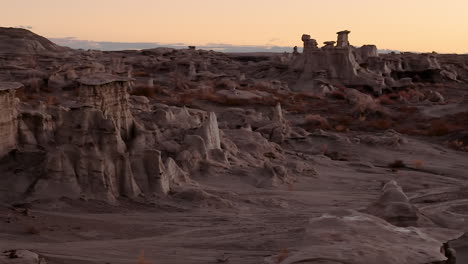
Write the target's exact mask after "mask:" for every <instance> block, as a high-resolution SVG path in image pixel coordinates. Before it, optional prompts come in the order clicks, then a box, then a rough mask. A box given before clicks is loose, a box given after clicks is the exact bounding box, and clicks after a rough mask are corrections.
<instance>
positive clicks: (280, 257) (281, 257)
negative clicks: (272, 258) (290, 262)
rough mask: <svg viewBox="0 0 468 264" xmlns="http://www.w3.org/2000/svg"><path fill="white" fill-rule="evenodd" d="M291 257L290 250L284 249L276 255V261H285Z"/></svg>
mask: <svg viewBox="0 0 468 264" xmlns="http://www.w3.org/2000/svg"><path fill="white" fill-rule="evenodd" d="M288 257H289V250H288V249H282V250H281V252H280V253H279V254H278V256H276V261H277V263H281V262H283V261H284V260H285V259H287V258H288Z"/></svg>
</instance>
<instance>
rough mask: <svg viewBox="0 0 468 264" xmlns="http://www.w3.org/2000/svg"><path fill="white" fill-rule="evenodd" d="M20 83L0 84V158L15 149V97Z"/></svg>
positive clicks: (16, 127)
mask: <svg viewBox="0 0 468 264" xmlns="http://www.w3.org/2000/svg"><path fill="white" fill-rule="evenodd" d="M22 86H23V85H22V84H20V83H12V82H0V109H1V110H0V111H1V112H0V158H1V157H3V156H4V155H5V154H7V153H8V152H9V151H11V150H13V149H15V148H16V145H17V142H16V137H17V129H18V120H17V119H18V112H17V104H18V101H17V99H16V97H15V92H16V90H17V89H19V88H21V87H22Z"/></svg>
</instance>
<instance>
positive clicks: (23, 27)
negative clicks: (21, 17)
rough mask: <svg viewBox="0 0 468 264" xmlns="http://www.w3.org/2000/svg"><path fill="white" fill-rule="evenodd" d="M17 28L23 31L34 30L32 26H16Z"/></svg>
mask: <svg viewBox="0 0 468 264" xmlns="http://www.w3.org/2000/svg"><path fill="white" fill-rule="evenodd" d="M15 28H22V29H28V30H32V29H33V27H32V26H16V27H15Z"/></svg>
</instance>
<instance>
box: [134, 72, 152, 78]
mask: <svg viewBox="0 0 468 264" xmlns="http://www.w3.org/2000/svg"><path fill="white" fill-rule="evenodd" d="M132 76H133V77H150V74H149V73H148V72H145V71H134V72H132Z"/></svg>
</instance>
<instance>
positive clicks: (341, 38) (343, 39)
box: [336, 30, 351, 48]
mask: <svg viewBox="0 0 468 264" xmlns="http://www.w3.org/2000/svg"><path fill="white" fill-rule="evenodd" d="M349 33H351V31H348V30H343V31H340V32H337V33H336V34H338V40H337V41H336V46H337V47H338V48H346V47H349V41H348V35H349Z"/></svg>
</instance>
